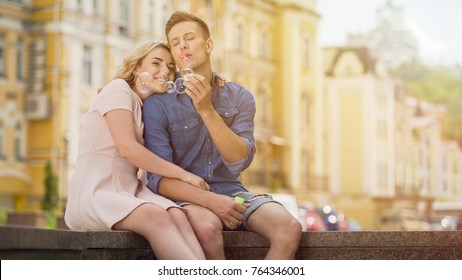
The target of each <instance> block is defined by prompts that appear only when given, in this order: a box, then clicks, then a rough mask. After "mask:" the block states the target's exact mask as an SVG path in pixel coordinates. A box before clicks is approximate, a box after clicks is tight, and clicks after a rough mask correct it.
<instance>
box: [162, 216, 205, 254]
mask: <svg viewBox="0 0 462 280" xmlns="http://www.w3.org/2000/svg"><path fill="white" fill-rule="evenodd" d="M167 212H168V214H169V215H170V217H171V218H172V220H173V222H174V223H175V225H176V227H177V229H178V231H179V232H180V234H181V235H182V236H183V239H184V240H185V241H186V243H187V244H188V245H189V248H190V249H191V250H192V251H193V252H194V254H195V255H196V257H197V258H198V259H205V254H204V251H203V250H202V247H201V244H200V243H199V240H197V237H196V235H195V234H194V231H193V229H192V227H191V224H190V223H189V221H188V218H187V217H186V215H185V213H184V212H183V211H182V210H180V209H178V208H174V207H172V208H169V209H167Z"/></svg>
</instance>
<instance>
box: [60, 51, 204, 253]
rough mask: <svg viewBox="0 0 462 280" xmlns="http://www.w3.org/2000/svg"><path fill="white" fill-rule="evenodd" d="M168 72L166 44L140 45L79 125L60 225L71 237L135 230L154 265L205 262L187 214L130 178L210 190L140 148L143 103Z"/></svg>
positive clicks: (171, 68)
mask: <svg viewBox="0 0 462 280" xmlns="http://www.w3.org/2000/svg"><path fill="white" fill-rule="evenodd" d="M174 70H175V66H174V62H173V58H172V56H171V54H170V49H169V47H168V46H167V45H165V44H163V43H154V42H148V43H145V44H143V45H141V46H140V47H138V48H137V49H136V50H135V51H134V52H133V53H131V54H130V55H129V56H128V57H127V58H126V59H125V60H124V61H123V64H122V65H121V67H120V68H119V71H118V73H117V75H116V77H115V79H114V80H112V81H111V82H109V83H108V84H107V85H106V86H105V87H104V88H103V89H102V91H101V92H100V93H99V94H98V96H96V98H95V99H94V100H93V102H92V104H91V106H90V109H89V111H88V112H87V114H86V115H85V116H84V118H83V120H82V125H81V133H80V139H79V155H78V159H77V166H76V170H75V174H74V177H73V178H72V181H71V187H70V191H69V197H68V201H67V206H66V213H65V221H66V224H67V225H68V226H69V228H71V229H74V230H129V231H134V232H136V233H138V234H140V235H142V236H144V237H145V238H146V239H147V240H148V241H149V243H150V245H151V247H152V250H153V251H154V253H155V255H156V257H157V258H159V259H205V256H204V253H203V251H202V249H201V247H200V244H199V242H198V241H197V239H196V236H195V235H194V232H193V230H192V228H191V226H190V224H189V222H188V220H187V217H186V214H187V212H186V210H184V209H182V208H179V207H178V206H177V205H176V204H175V203H173V202H172V201H170V200H168V199H166V198H164V197H162V196H160V195H157V194H154V193H152V192H151V191H150V190H149V189H148V188H146V187H145V186H143V184H142V183H141V182H140V181H139V180H138V178H137V172H138V170H139V169H142V170H147V171H150V172H153V173H156V174H161V175H163V176H166V177H171V178H177V179H180V180H182V181H184V182H187V183H189V184H191V185H193V186H195V187H197V188H201V189H205V190H209V186H208V185H207V183H205V181H204V180H203V179H201V178H200V177H198V176H196V175H194V174H192V173H189V172H187V171H185V170H184V169H182V168H180V167H178V166H176V165H174V164H172V163H170V162H167V161H165V160H163V159H161V158H160V157H158V156H156V155H155V154H153V153H152V152H150V151H149V150H148V149H146V148H145V147H144V145H143V144H144V141H143V123H142V120H141V117H142V112H141V107H142V104H143V101H144V100H145V99H146V98H147V97H148V96H150V95H152V94H154V93H161V92H164V91H165V84H164V83H165V74H167V75H168V78H170V79H172V78H173V75H174ZM146 72H148V73H149V74H150V75H151V77H152V80H151V82H149V83H143V84H142V82H141V81H140V80H141V79H139V78H138V76H139V75H140V74H141V73H143V74H142V75H145V74H146ZM146 86H147V87H148V88H146Z"/></svg>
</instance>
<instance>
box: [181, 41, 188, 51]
mask: <svg viewBox="0 0 462 280" xmlns="http://www.w3.org/2000/svg"><path fill="white" fill-rule="evenodd" d="M180 48H181V49H182V50H185V49H187V48H188V44H186V41H185V40H182V41H181V42H180Z"/></svg>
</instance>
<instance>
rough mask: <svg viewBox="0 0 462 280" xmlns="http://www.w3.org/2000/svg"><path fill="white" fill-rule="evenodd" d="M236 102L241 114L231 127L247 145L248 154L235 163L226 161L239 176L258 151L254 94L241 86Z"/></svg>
mask: <svg viewBox="0 0 462 280" xmlns="http://www.w3.org/2000/svg"><path fill="white" fill-rule="evenodd" d="M235 98H236V99H235V101H234V103H235V104H237V107H238V110H239V114H237V115H236V117H235V119H234V120H233V122H232V124H231V126H230V129H231V130H232V131H234V133H236V134H237V135H238V136H239V137H241V139H243V140H244V141H245V143H246V145H247V156H246V157H245V158H244V159H242V160H240V161H238V162H234V163H229V162H226V161H224V163H225V165H226V167H227V168H228V169H229V170H230V171H231V172H233V174H235V175H236V176H238V175H239V174H240V173H241V172H242V171H244V170H245V169H247V168H248V167H249V166H250V164H251V163H252V161H253V158H254V156H255V152H256V146H255V137H254V130H255V122H254V118H255V112H256V106H255V99H254V97H253V95H252V94H251V93H250V91H248V90H247V89H245V88H242V87H241V88H240V91H239V93H238V94H237V95H235Z"/></svg>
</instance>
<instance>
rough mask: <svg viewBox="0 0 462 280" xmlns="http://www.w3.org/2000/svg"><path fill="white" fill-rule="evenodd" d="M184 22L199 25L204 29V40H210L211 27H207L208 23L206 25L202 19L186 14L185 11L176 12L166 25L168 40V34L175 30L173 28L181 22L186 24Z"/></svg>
mask: <svg viewBox="0 0 462 280" xmlns="http://www.w3.org/2000/svg"><path fill="white" fill-rule="evenodd" d="M184 21H192V22H195V23H197V24H198V25H199V26H200V28H201V29H202V35H203V36H204V39H209V38H210V30H209V27H208V26H207V23H205V22H204V21H203V20H202V19H200V18H198V17H196V16H195V15H192V14H190V13H187V12H184V11H176V12H174V13H173V14H172V15H171V16H170V18H169V19H168V21H167V23H166V24H165V36H166V37H167V40H168V33H169V32H170V30H171V29H172V28H173V26H175V25H177V24H178V23H180V22H184Z"/></svg>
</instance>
